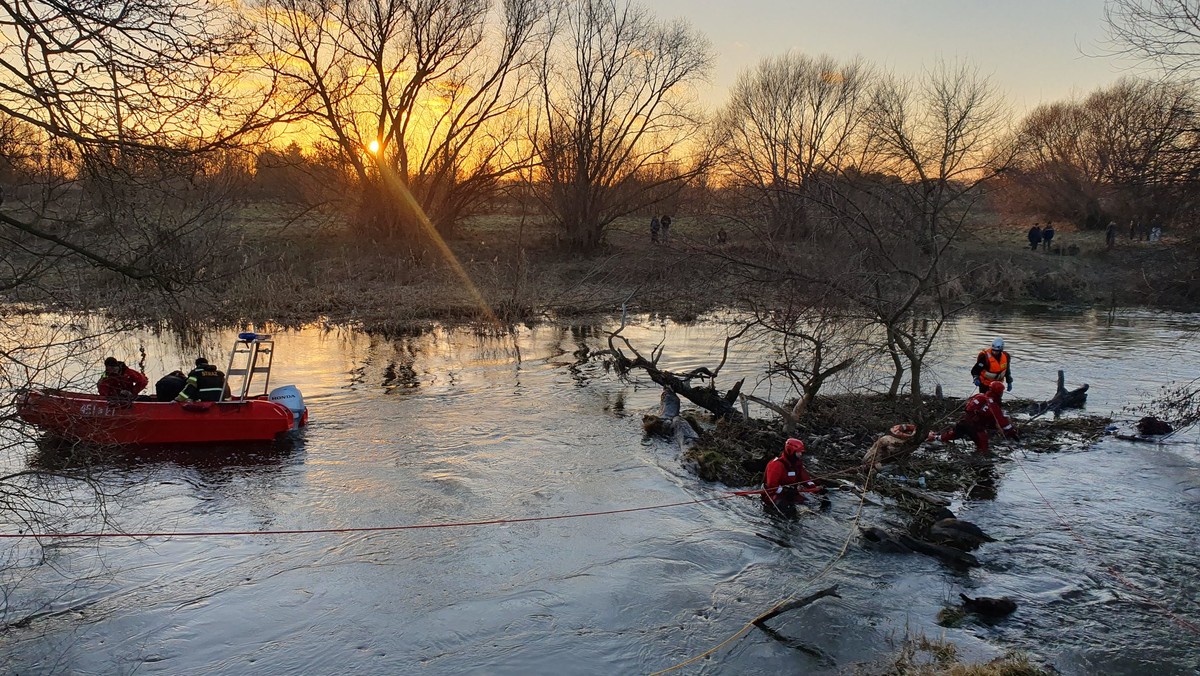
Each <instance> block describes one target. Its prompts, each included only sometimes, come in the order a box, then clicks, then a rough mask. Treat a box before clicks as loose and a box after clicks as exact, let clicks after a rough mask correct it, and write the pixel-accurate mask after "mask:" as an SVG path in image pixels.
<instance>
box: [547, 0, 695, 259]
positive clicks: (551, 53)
mask: <svg viewBox="0 0 1200 676" xmlns="http://www.w3.org/2000/svg"><path fill="white" fill-rule="evenodd" d="M554 22H555V39H554V41H553V42H552V43H551V44H550V46H549V48H548V49H547V50H546V51H545V54H544V56H543V60H542V63H541V65H540V82H539V84H540V87H541V101H540V111H539V116H538V118H537V119H536V120H535V121H534V125H535V128H534V129H533V130H532V131H531V134H530V136H531V138H532V140H533V145H534V149H535V151H536V153H537V157H538V159H539V160H540V161H541V180H540V181H539V183H538V184H537V185H538V187H539V188H540V190H539V191H538V194H539V195H540V197H541V199H542V202H543V204H544V205H545V206H546V208H547V210H548V211H549V212H550V214H551V215H552V216H553V217H554V219H555V220H556V221H557V222H558V224H559V226H560V227H561V229H562V232H563V234H564V235H565V237H566V240H567V242H568V243H569V244H570V245H571V246H573V247H576V248H580V249H592V248H594V247H596V246H597V245H599V244H600V243H601V242H602V241H603V239H604V234H605V232H606V229H607V228H608V226H609V225H610V224H611V223H612V222H613V221H614V220H616V219H617V218H619V217H621V216H624V215H627V214H631V213H634V212H636V211H638V210H639V209H643V208H645V207H646V206H648V205H649V204H651V203H654V202H657V201H659V200H661V199H663V198H664V188H666V189H667V192H673V191H677V190H678V189H679V188H680V187H682V185H684V183H685V182H686V181H688V180H689V179H690V178H692V177H694V176H696V175H698V174H699V173H700V172H702V171H703V170H704V168H706V167H707V164H708V162H707V159H706V158H707V152H706V151H707V150H708V149H707V148H703V147H698V144H694V143H692V141H694V140H696V139H697V138H698V134H699V132H700V130H701V125H700V120H699V119H698V116H697V113H696V111H695V110H694V107H693V106H692V105H690V100H689V98H688V94H689V93H690V87H691V86H692V85H694V84H695V83H697V82H698V81H699V80H700V79H701V78H702V77H703V76H704V75H705V74H706V73H707V72H708V69H709V66H710V63H711V55H710V51H709V46H708V41H707V40H706V39H705V38H704V37H703V36H701V35H700V34H699V33H697V32H696V31H695V30H693V29H692V28H691V27H690V26H689V25H687V24H686V23H684V22H682V21H675V22H671V23H663V22H660V21H658V20H657V19H655V18H654V17H653V16H652V15H651V14H650V12H649V11H648V10H647V9H645V8H644V7H642V6H640V5H635V4H632V3H630V2H628V1H627V0H581V1H580V2H570V3H563V4H561V5H560V6H559V9H558V12H557V14H556V15H555V19H554ZM688 152H691V153H694V154H693V155H692V156H690V157H689V156H685V155H684V153H688Z"/></svg>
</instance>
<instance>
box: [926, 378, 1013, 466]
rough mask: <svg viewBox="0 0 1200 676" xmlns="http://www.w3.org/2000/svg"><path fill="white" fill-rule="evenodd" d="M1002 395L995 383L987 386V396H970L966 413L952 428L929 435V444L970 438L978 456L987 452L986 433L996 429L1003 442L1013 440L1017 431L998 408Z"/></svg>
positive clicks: (999, 386)
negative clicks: (1005, 439)
mask: <svg viewBox="0 0 1200 676" xmlns="http://www.w3.org/2000/svg"><path fill="white" fill-rule="evenodd" d="M1003 395H1004V383H1002V382H1000V381H998V380H996V381H992V383H991V384H990V385H989V386H988V393H987V394H983V393H982V392H981V393H979V394H973V395H971V397H970V398H969V399H967V406H966V408H967V411H966V413H964V414H963V416H962V418H960V419H959V421H958V422H957V423H955V425H954V427H951V428H948V429H946V430H944V431H942V433H941V434H937V433H935V432H930V433H929V441H934V440H935V439H936V440H940V441H953V440H955V439H970V440H971V441H973V442H975V450H976V452H978V453H979V454H981V455H986V454H987V452H988V431H990V430H993V429H994V430H998V431H999V432H1000V434H1001V435H1003V436H1004V437H1005V438H1007V439H1015V438H1017V430H1016V429H1015V428H1014V427H1013V425H1012V422H1010V421H1009V419H1008V416H1006V415H1004V409H1003V408H1002V407H1001V406H1000V398H1001V397H1002V396H1003Z"/></svg>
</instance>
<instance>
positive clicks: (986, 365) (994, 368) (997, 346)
mask: <svg viewBox="0 0 1200 676" xmlns="http://www.w3.org/2000/svg"><path fill="white" fill-rule="evenodd" d="M1008 362H1009V358H1008V353H1007V352H1005V351H1004V339H1003V338H997V339H995V340H993V341H992V349H990V350H984V351H982V352H980V353H979V356H978V357H977V358H976V359H975V366H972V367H971V377H973V378H974V379H975V386H976V387H978V388H979V392H980V394H987V391H988V386H989V385H990V384H992V383H994V382H1005V383H1008V391H1009V392H1012V382H1013V379H1012V371H1011V369H1010V368H1009V363H1008Z"/></svg>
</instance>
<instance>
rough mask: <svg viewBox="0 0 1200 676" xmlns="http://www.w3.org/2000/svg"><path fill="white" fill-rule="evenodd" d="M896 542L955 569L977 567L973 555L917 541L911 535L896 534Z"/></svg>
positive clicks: (976, 560) (977, 560) (977, 561)
mask: <svg viewBox="0 0 1200 676" xmlns="http://www.w3.org/2000/svg"><path fill="white" fill-rule="evenodd" d="M896 540H897V541H898V542H900V544H902V545H904V546H905V547H908V548H909V549H911V550H913V551H914V552H920V553H922V554H925V555H927V556H932V557H933V558H935V559H941V560H942V562H944V563H948V564H950V565H952V566H954V567H956V568H974V567H977V566H978V565H979V559H976V558H975V557H974V556H973V555H971V554H968V553H966V552H963V551H959V550H957V549H955V548H953V547H947V546H945V545H935V544H933V543H932V542H926V541H924V540H918V539H917V538H915V537H913V536H911V535H905V534H904V533H900V534H897V535H896Z"/></svg>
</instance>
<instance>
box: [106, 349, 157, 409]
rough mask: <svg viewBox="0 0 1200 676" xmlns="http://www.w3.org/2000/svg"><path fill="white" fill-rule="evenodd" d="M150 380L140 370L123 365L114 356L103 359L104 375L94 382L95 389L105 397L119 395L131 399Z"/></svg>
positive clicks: (144, 387)
mask: <svg viewBox="0 0 1200 676" xmlns="http://www.w3.org/2000/svg"><path fill="white" fill-rule="evenodd" d="M148 384H150V380H149V379H148V378H146V376H144V375H142V374H141V373H140V372H138V371H135V370H133V369H131V368H129V367H128V366H126V365H125V362H123V361H120V360H118V359H117V358H116V357H108V358H107V359H105V360H104V375H103V376H100V380H99V381H98V382H97V383H96V391H97V392H99V393H100V394H101V395H103V396H105V397H121V398H124V399H131V400H132V399H133V398H134V397H136V396H137V394H138V392H141V391H142V390H144V389H146V385H148Z"/></svg>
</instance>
